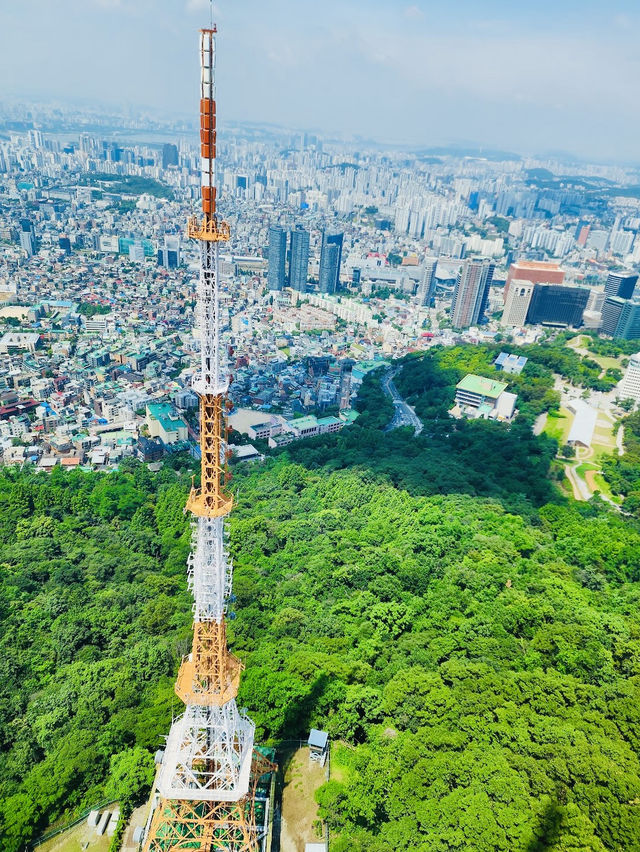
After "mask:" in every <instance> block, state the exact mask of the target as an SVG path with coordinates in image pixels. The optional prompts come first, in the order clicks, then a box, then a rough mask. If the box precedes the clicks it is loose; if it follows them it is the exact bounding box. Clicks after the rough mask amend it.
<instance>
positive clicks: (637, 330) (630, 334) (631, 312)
mask: <svg viewBox="0 0 640 852" xmlns="http://www.w3.org/2000/svg"><path fill="white" fill-rule="evenodd" d="M613 336H614V337H616V338H617V339H618V340H638V339H640V302H633V301H629V300H627V301H625V303H624V305H623V306H622V311H621V312H620V318H619V320H618V325H617V326H616V330H615V332H614V335H613Z"/></svg>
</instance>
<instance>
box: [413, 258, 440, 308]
mask: <svg viewBox="0 0 640 852" xmlns="http://www.w3.org/2000/svg"><path fill="white" fill-rule="evenodd" d="M437 266H438V258H437V257H425V259H424V263H423V264H422V278H421V280H420V284H418V294H417V296H418V304H419V305H423V306H425V305H426V306H429V305H430V304H431V300H432V299H433V295H434V293H435V290H436V267H437Z"/></svg>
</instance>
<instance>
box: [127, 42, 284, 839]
mask: <svg viewBox="0 0 640 852" xmlns="http://www.w3.org/2000/svg"><path fill="white" fill-rule="evenodd" d="M215 48H216V28H215V27H213V28H211V29H204V30H201V31H200V68H201V79H200V86H201V90H200V143H201V172H202V211H203V216H202V218H201V219H200V218H198V217H195V216H194V217H192V218H191V219H190V220H189V222H188V225H187V234H188V236H189V237H190V238H192V239H195V240H198V242H199V244H200V279H199V283H198V300H197V308H196V315H197V323H198V328H199V331H200V341H201V357H200V370H199V373H198V375H197V377H196V379H195V381H194V383H193V388H194V390H195V391H196V393H197V394H198V396H199V398H200V449H201V452H202V462H201V483H200V488H199V489H196V488H195V487H194V488H192V489H191V494H190V495H189V498H188V500H187V506H186V509H187V510H188V511H189V512H190V513H191V515H192V530H193V533H192V551H191V555H190V557H189V561H188V582H189V587H190V589H191V591H192V593H193V598H194V604H193V613H194V624H193V646H192V651H191V654H189V655H188V657H185V659H184V660H183V661H182V665H181V666H180V671H179V673H178V679H177V681H176V686H175V689H176V693H177V694H178V696H179V697H180V699H181V700H182V701H183V702H184V704H185V711H184V713H183V714H182V716H180V717H179V718H178V719H176V721H175V722H174V723H173V725H172V726H171V731H170V733H169V736H168V737H167V746H166V750H165V754H164V758H163V762H162V766H161V768H160V770H159V773H158V780H157V788H158V792H159V795H160V800H159V802H158V805H157V807H156V809H155V812H154V815H153V818H152V821H151V826H150V828H149V832H148V835H147V839H146V842H145V845H144V849H145V852H170V851H171V852H175V851H176V850H182V849H184V850H186V849H189V850H198V851H199V852H210V850H216V849H225V850H237V852H241V850H242V852H253V850H257V849H258V846H259V837H258V830H257V826H256V813H255V804H256V802H255V792H256V786H257V784H258V781H259V780H260V778H261V776H262V775H264V774H266V773H268V772H271V771H273V770H274V769H275V766H274V765H273V764H272V763H270V761H268V760H267V759H266V758H265V757H264V756H263V755H262V754H261V753H260V752H259V751H256V750H254V748H253V736H254V730H255V725H254V723H253V722H252V721H251V720H250V719H249V718H248V717H247V716H246V715H245V713H244V712H243V711H241V710H238V708H237V706H236V696H237V694H238V686H239V682H240V672H241V670H242V664H241V663H240V661H239V660H238V659H236V657H234V656H233V655H232V654H231V653H230V652H229V649H228V647H227V639H226V625H225V614H226V612H227V605H228V602H229V599H230V596H231V577H232V566H231V561H230V559H229V554H228V552H227V548H226V545H225V518H226V517H227V515H228V514H229V513H230V511H231V508H232V505H233V500H232V497H231V495H229V494H228V493H226V491H225V481H226V479H227V455H226V453H227V445H226V433H225V409H226V397H227V390H228V377H227V374H226V372H225V366H226V364H225V363H224V361H225V359H224V358H223V357H222V352H221V347H220V318H219V317H220V311H219V278H218V253H219V246H220V243H221V242H226V241H227V240H228V239H229V236H230V232H229V226H228V225H227V224H226V222H223V221H221V220H219V219H218V216H217V212H216V195H217V191H216V190H217V182H216V100H215Z"/></svg>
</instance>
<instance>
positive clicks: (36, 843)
mask: <svg viewBox="0 0 640 852" xmlns="http://www.w3.org/2000/svg"><path fill="white" fill-rule="evenodd" d="M117 801H118V800H117V799H111V800H109V801H108V802H99V803H98V804H97V805H92V806H91V807H90V808H87V810H86V811H83V812H82V813H81V814H80V816H78V817H76V818H75V819H74V820H72V821H71V822H68V823H66V824H65V825H61V826H59V827H58V828H53V829H52V830H51V831H47V832H46V834H41V835H40V837H36V839H35V840H32V841H31V843H30V844H29V846H28V847H27V848H28V849H35V848H36V846H41V845H42V844H43V843H46V842H47V840H51V838H52V837H57V836H58V834H62V832H63V831H69V829H70V828H73V827H74V826H76V825H78V824H79V823H81V822H82V821H83V820H85V819H86V818H87V817H88V816H89V814H90V813H91V811H99V810H102V808H106V807H107V806H108V805H115V803H116V802H117Z"/></svg>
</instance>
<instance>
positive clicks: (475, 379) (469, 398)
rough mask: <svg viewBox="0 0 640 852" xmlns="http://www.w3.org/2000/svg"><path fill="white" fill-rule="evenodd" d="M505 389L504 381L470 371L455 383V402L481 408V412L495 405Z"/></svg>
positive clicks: (463, 405) (462, 405)
mask: <svg viewBox="0 0 640 852" xmlns="http://www.w3.org/2000/svg"><path fill="white" fill-rule="evenodd" d="M506 389H507V385H506V383H505V382H496V381H495V380H494V379H485V377H484V376H474V375H473V374H472V373H469V375H467V376H465V377H464V379H462V381H460V382H458V384H457V385H456V404H457V405H459V406H460V408H463V407H465V406H468V407H470V408H482V409H483V413H484V411H485V410H486V409H487V406H488V407H489V409H488V410H492V409H494V408H495V407H496V404H497V401H498V398H499V396H500V394H502V393H503V392H504V391H505V390H506Z"/></svg>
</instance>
